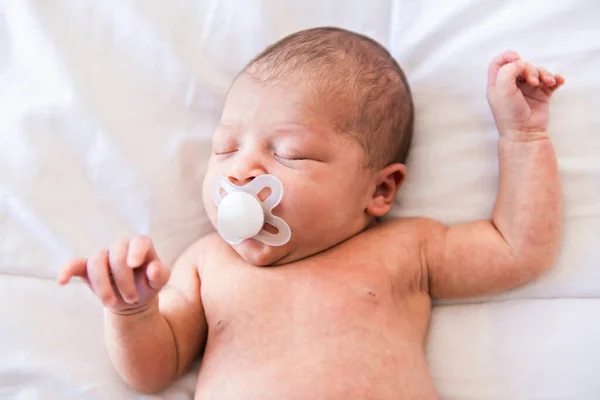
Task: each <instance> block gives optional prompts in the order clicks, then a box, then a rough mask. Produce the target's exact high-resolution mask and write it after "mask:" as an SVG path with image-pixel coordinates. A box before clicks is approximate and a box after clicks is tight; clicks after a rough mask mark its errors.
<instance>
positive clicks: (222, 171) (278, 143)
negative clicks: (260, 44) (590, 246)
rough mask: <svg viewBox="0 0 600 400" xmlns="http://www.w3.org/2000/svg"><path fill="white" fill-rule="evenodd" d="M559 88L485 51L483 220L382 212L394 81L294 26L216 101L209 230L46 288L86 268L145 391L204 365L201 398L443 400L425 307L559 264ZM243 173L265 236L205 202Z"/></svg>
mask: <svg viewBox="0 0 600 400" xmlns="http://www.w3.org/2000/svg"><path fill="white" fill-rule="evenodd" d="M563 83H564V78H563V77H561V76H560V75H553V74H551V73H550V72H548V71H546V70H545V69H543V68H536V67H534V66H532V65H530V64H528V63H526V62H524V61H522V60H521V59H520V58H519V56H518V55H517V54H516V53H514V52H512V51H508V52H505V53H502V54H500V55H498V56H497V57H496V58H494V60H493V61H492V62H491V65H490V67H489V74H488V93H487V95H488V100H489V103H490V105H491V108H492V111H493V114H494V118H495V120H496V124H497V126H498V130H499V133H500V138H499V145H498V149H499V160H500V185H499V189H498V198H497V201H496V205H495V209H494V213H493V216H492V217H491V219H490V220H485V221H476V222H472V223H466V224H460V225H456V226H451V227H448V226H444V225H443V224H441V223H439V222H436V221H432V220H429V219H426V218H410V219H400V220H394V221H387V222H380V221H379V217H382V216H384V215H385V214H386V213H387V212H388V211H389V210H390V208H391V207H392V204H393V203H394V198H395V196H396V193H397V191H398V189H399V188H400V186H401V184H402V182H403V180H404V178H405V176H406V168H405V166H404V163H405V161H406V158H407V155H408V151H409V147H410V142H411V136H412V131H413V104H412V100H411V93H410V90H409V86H408V83H407V81H406V79H405V76H404V74H403V72H402V70H401V69H400V67H399V66H398V64H397V63H396V62H395V61H394V59H393V58H392V57H391V56H390V54H389V53H388V52H387V51H386V50H385V49H384V48H383V47H381V46H380V45H379V44H377V43H376V42H374V41H373V40H371V39H369V38H366V37H364V36H361V35H358V34H355V33H352V32H348V31H345V30H341V29H334V28H317V29H310V30H305V31H301V32H298V33H295V34H293V35H291V36H288V37H286V38H284V39H282V40H281V41H279V42H277V43H275V44H274V45H272V46H270V47H268V48H267V49H266V50H265V51H264V52H263V53H261V54H260V55H258V56H257V57H256V58H255V59H254V60H252V61H251V62H250V63H249V64H248V66H247V67H246V68H245V69H244V70H243V71H242V72H241V73H240V74H239V76H238V77H237V78H236V79H235V81H234V83H233V85H232V86H231V88H230V90H229V93H228V94H227V98H226V102H225V105H224V108H223V113H222V117H221V121H220V123H219V126H218V127H217V129H216V132H215V134H214V137H213V154H212V156H211V158H210V162H209V168H208V172H207V174H206V179H205V185H204V205H205V208H206V211H207V213H208V215H209V217H210V220H211V222H212V224H213V225H214V226H215V227H216V228H217V230H218V232H219V233H220V235H219V233H215V234H212V235H209V236H206V237H203V238H201V239H200V240H198V241H197V242H196V243H195V244H193V245H192V246H191V247H190V248H189V249H188V250H186V251H185V252H184V253H183V254H182V255H181V257H180V258H179V259H178V261H177V262H176V263H175V264H174V265H173V266H172V268H169V267H168V266H166V265H165V264H164V263H163V262H161V260H160V257H159V256H158V255H157V253H156V251H155V250H154V246H153V244H152V241H151V239H150V238H148V237H133V238H131V239H129V240H120V241H117V242H116V243H115V244H114V245H113V246H112V247H110V249H106V250H102V251H100V252H98V254H96V255H94V256H93V257H91V258H89V259H77V260H73V261H72V262H70V263H69V264H68V265H67V266H66V267H65V268H64V269H63V271H61V273H60V276H59V277H58V281H59V283H60V284H66V283H67V282H68V281H69V279H70V278H72V277H79V278H82V279H83V280H84V281H85V282H86V283H87V284H88V285H89V287H90V288H91V290H92V291H93V292H94V293H95V295H96V296H97V297H98V298H99V299H100V300H101V301H102V303H103V305H104V307H105V334H106V343H107V347H108V351H109V354H110V357H111V360H112V362H113V364H114V366H115V368H116V369H117V371H118V372H119V374H120V376H121V377H122V378H123V379H124V381H125V382H126V383H127V384H129V385H130V386H131V387H133V388H134V389H136V390H138V391H141V392H156V391H160V390H162V389H164V388H166V387H167V386H169V385H170V384H172V383H173V382H174V381H175V380H176V379H177V378H178V377H180V376H182V375H183V374H184V373H185V372H186V371H188V370H189V368H190V366H191V364H192V363H193V362H194V361H195V360H197V359H198V358H199V357H201V358H202V362H201V367H200V373H199V377H198V382H197V389H196V398H197V399H219V400H227V399H256V400H268V399H274V400H275V399H276V400H281V399H286V400H293V399H298V400H306V399H336V400H338V399H376V400H385V399H394V400H396V399H427V400H429V399H438V398H439V396H438V394H437V393H436V389H435V387H434V384H433V381H432V378H431V376H430V374H429V372H428V369H427V365H426V357H425V337H426V332H427V327H428V322H429V317H430V309H431V299H432V298H436V297H444V298H453V297H470V296H482V295H486V294H490V293H497V292H501V291H504V290H507V289H510V288H514V287H516V286H519V285H522V284H524V283H526V282H528V281H530V280H532V279H534V278H536V277H537V276H539V275H540V274H542V273H543V272H544V271H546V270H547V269H548V268H549V267H550V266H551V265H552V264H553V262H554V259H555V256H556V254H557V250H558V248H559V240H560V236H561V229H562V193H561V187H560V181H559V173H558V169H557V162H556V157H555V154H554V149H553V146H552V143H551V141H550V139H549V135H548V133H547V131H546V127H547V125H548V102H549V100H550V97H551V95H552V93H553V92H554V91H555V90H556V89H557V88H558V87H560V86H561V85H562V84H563ZM432 162H434V160H432ZM220 179H223V180H220ZM215 182H216V183H215ZM251 182H258V183H257V184H256V185H255V186H256V187H255V188H254V189H253V191H254V192H253V193H258V194H257V196H256V198H257V199H255V197H254V196H253V197H250V198H249V200H248V198H247V200H248V201H249V202H250V203H248V204H247V206H248V207H250V208H248V209H249V210H254V211H252V213H255V212H256V205H257V204H258V206H261V207H259V208H258V210H263V211H264V213H265V215H267V216H268V217H269V216H270V214H271V212H270V208H269V207H266V206H264V204H262V205H261V204H260V201H262V202H265V203H267V202H269V204H270V205H276V206H275V208H274V209H273V210H272V214H273V215H274V216H276V217H278V218H281V220H279V221H280V222H281V221H283V224H280V225H279V226H273V225H276V224H275V223H269V221H276V220H277V219H273V218H271V219H269V218H270V217H269V218H267V219H265V220H264V221H266V222H267V223H264V224H263V220H262V219H261V218H263V214H256V215H258V217H260V218H258V217H257V218H258V219H257V221H259V222H258V224H259V225H258V229H256V226H255V227H254V232H251V233H249V234H246V235H245V236H244V235H241V234H239V235H237V236H236V232H238V233H239V230H238V229H237V227H236V226H235V225H232V221H231V220H230V219H229V220H227V221H226V224H225V225H223V224H222V223H221V222H222V221H220V220H219V219H220V218H229V217H228V215H229V216H230V214H231V213H233V214H234V215H235V213H236V212H237V211H239V210H238V209H235V205H236V204H237V205H238V206H240V207H241V205H244V204H245V203H236V202H233V204H234V206H233V207H234V208H233V209H232V208H231V205H230V206H228V207H229V209H228V212H229V213H230V214H227V213H225V212H223V213H222V212H221V210H220V208H218V206H217V203H219V202H221V201H223V202H224V201H225V200H224V199H227V196H230V195H231V193H238V192H244V191H248V189H247V188H248V186H246V185H248V184H249V183H251ZM279 182H280V183H281V185H279ZM266 186H267V188H266V189H264V190H262V189H263V187H266ZM281 190H283V196H282V197H281V199H280V200H281V201H280V202H279V203H277V200H279V197H278V195H279V194H280V191H281ZM250 194H251V195H252V193H250ZM242 197H243V196H242ZM246 197H247V196H246ZM274 197H277V198H275V199H274V200H273V198H274ZM269 199H270V200H269ZM252 202H254V203H252ZM219 207H220V206H219ZM244 207H246V206H244ZM252 207H254V208H252ZM218 210H219V212H218ZM261 212H262V211H261ZM248 213H250V211H248ZM252 215H253V216H256V215H255V214H252ZM236 218H240V221H239V222H240V223H239V226H240V227H242V228H243V227H245V226H247V221H245V217H244V215H241V216H238V217H236ZM253 218H254V217H253ZM253 221H254V220H253ZM252 223H253V224H254V225H256V221H254V222H252ZM251 225H252V224H251ZM287 228H289V231H287ZM257 230H258V231H259V232H258V233H257V232H256V231H257ZM287 233H291V236H289V235H286V234H287Z"/></svg>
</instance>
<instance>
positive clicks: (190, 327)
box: [59, 237, 207, 393]
mask: <svg viewBox="0 0 600 400" xmlns="http://www.w3.org/2000/svg"><path fill="white" fill-rule="evenodd" d="M200 246H201V242H198V243H196V244H195V245H193V246H191V247H190V248H189V249H188V250H186V251H185V252H184V253H183V254H182V256H181V257H180V258H179V259H178V260H177V262H176V263H175V265H174V266H173V268H172V270H171V273H170V276H169V270H168V269H167V268H166V267H165V266H164V265H163V264H162V263H161V262H160V260H159V258H158V256H157V255H156V252H155V250H154V246H153V245H152V242H151V241H150V239H149V238H145V237H135V238H133V239H132V240H131V241H121V242H118V243H116V244H115V245H114V246H112V247H111V249H110V250H103V251H101V252H100V253H99V254H98V255H97V256H96V257H93V258H92V259H90V260H75V261H74V262H72V263H71V264H69V266H67V267H66V268H65V270H64V271H63V272H62V273H61V276H60V277H59V282H60V283H66V282H67V281H68V278H70V277H71V276H79V277H81V278H83V279H84V280H85V281H86V282H87V283H88V285H89V286H90V288H91V289H92V290H93V291H94V293H95V294H96V295H97V296H98V297H99V298H100V299H102V301H103V303H104V305H105V313H104V315H105V324H104V327H105V338H106V344H107V347H108V353H109V355H110V359H111V361H112V363H113V365H114V366H115V369H116V370H117V371H118V372H119V375H120V376H121V377H122V378H123V380H124V381H125V382H126V383H127V384H128V385H129V386H131V387H132V388H133V389H135V390H138V391H140V392H144V393H153V392H157V391H160V390H162V389H164V388H166V387H167V386H169V385H170V384H171V383H173V382H174V381H175V380H176V379H177V378H179V377H180V376H181V375H182V374H184V373H185V372H186V371H187V370H188V369H189V368H190V366H191V364H192V362H193V360H194V359H195V358H196V357H197V356H198V355H199V354H200V353H201V351H202V349H203V346H204V343H205V340H206V335H207V324H206V320H205V316H204V311H203V308H202V303H201V299H200V279H199V276H198V262H199V258H200V257H199V254H200V253H201V249H200V248H199V247H200ZM98 271H103V272H104V273H105V274H106V276H105V277H101V275H102V274H101V273H98ZM127 277H130V278H131V279H130V280H129V281H128V280H127V279H126V278H127ZM103 280H104V281H105V282H108V284H109V285H111V286H112V288H110V287H107V286H103V285H102V281H103ZM111 280H112V284H111V282H110V281H111ZM167 281H168V283H167ZM165 283H166V286H164V288H163V285H164V284H165ZM159 290H160V293H159V294H158V295H157V293H158V292H159ZM136 292H137V293H136ZM136 298H137V302H133V300H136ZM126 299H127V301H126Z"/></svg>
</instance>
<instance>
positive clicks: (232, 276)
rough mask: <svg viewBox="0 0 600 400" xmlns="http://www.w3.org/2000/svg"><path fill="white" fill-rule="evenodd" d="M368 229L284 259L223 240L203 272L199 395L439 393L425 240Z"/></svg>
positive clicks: (426, 397)
mask: <svg viewBox="0 0 600 400" xmlns="http://www.w3.org/2000/svg"><path fill="white" fill-rule="evenodd" d="M383 233H385V232H383ZM377 234H379V233H378V232H375V235H377ZM369 236H372V234H371V233H369V232H367V233H363V234H361V235H359V236H357V237H355V238H354V239H351V240H350V241H348V242H346V243H344V244H342V245H340V246H338V247H337V248H335V249H332V250H330V251H328V252H325V253H323V254H321V255H317V256H313V257H311V258H310V259H306V260H304V261H300V262H296V263H293V264H288V265H285V266H278V267H255V266H251V265H248V264H246V263H244V262H242V261H240V260H239V258H237V257H235V256H233V254H234V253H233V252H232V251H231V250H230V249H229V248H228V247H227V246H226V245H225V244H223V243H221V242H220V241H219V240H218V239H215V246H214V247H213V248H214V251H212V252H211V254H206V255H205V257H206V258H205V264H204V267H203V269H202V276H201V279H202V301H203V306H204V309H205V314H206V318H207V322H208V326H209V334H208V340H207V344H206V349H205V352H204V356H203V361H202V366H201V369H200V376H199V378H198V386H197V392H196V393H197V394H196V397H197V398H198V399H219V400H228V399H248V400H251V399H257V400H258V399H260V400H268V399H278V400H279V399H286V400H294V399H298V400H305V399H323V400H326V399H377V400H386V399H423V400H430V399H437V395H436V394H435V390H434V388H433V385H432V382H431V379H430V376H429V373H428V371H427V367H426V361H425V356H424V340H425V334H426V331H427V324H428V321H429V313H430V299H429V297H428V296H427V294H426V293H423V291H422V290H421V279H422V274H421V266H420V262H419V256H418V254H419V251H418V248H415V249H412V250H409V249H410V247H407V248H406V249H405V250H403V249H402V244H392V243H377V242H374V240H375V239H376V238H375V237H369ZM384 237H385V235H383V237H382V240H383V238H384ZM402 258H404V259H402Z"/></svg>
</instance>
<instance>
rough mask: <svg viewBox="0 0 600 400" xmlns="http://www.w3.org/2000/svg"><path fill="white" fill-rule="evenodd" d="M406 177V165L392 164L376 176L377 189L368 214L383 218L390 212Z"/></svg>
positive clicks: (367, 210)
mask: <svg viewBox="0 0 600 400" xmlns="http://www.w3.org/2000/svg"><path fill="white" fill-rule="evenodd" d="M405 177H406V166H404V164H391V165H388V166H387V167H385V168H383V169H382V170H381V171H379V172H378V173H376V174H375V178H374V184H375V189H374V191H373V194H372V196H371V198H370V199H369V204H368V205H367V209H366V212H367V213H368V214H370V215H372V216H373V217H382V216H384V215H385V214H387V212H388V211H390V208H392V205H393V204H394V199H395V197H396V193H397V192H398V189H399V188H400V186H401V185H402V182H404V178H405Z"/></svg>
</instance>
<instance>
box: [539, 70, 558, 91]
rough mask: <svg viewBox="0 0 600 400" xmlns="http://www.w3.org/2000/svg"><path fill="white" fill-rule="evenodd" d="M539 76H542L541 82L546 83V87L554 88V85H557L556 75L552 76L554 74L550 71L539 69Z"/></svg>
mask: <svg viewBox="0 0 600 400" xmlns="http://www.w3.org/2000/svg"><path fill="white" fill-rule="evenodd" d="M538 71H539V74H540V79H541V81H542V82H543V83H544V85H546V86H548V87H552V86H554V85H556V78H554V75H553V74H552V72H550V71H548V70H547V69H546V68H541V67H540V68H538Z"/></svg>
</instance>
